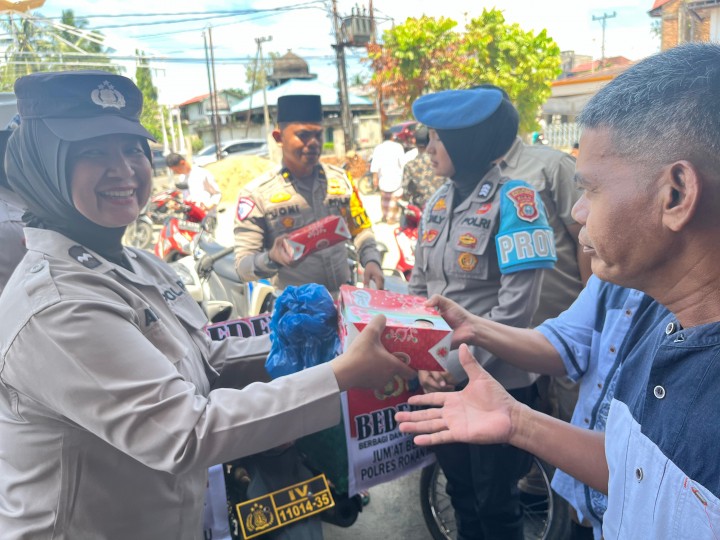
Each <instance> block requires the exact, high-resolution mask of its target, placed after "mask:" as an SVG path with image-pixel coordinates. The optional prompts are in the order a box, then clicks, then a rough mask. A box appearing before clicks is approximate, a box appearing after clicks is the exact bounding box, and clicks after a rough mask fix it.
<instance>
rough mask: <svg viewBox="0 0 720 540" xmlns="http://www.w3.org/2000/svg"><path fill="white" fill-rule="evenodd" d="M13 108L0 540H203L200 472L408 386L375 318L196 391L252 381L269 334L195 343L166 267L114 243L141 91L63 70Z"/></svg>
mask: <svg viewBox="0 0 720 540" xmlns="http://www.w3.org/2000/svg"><path fill="white" fill-rule="evenodd" d="M15 93H16V95H17V98H18V109H19V112H20V115H21V117H22V121H21V123H20V126H19V127H18V128H17V129H15V131H13V134H12V135H11V136H10V139H9V141H8V147H7V151H6V161H5V163H6V171H7V176H8V181H9V183H10V186H11V187H12V189H13V190H14V191H15V192H16V193H18V194H19V195H20V196H21V197H22V198H23V200H24V201H25V203H26V207H27V213H26V214H25V216H24V218H23V219H24V220H25V222H26V224H27V226H26V227H25V230H24V232H25V237H26V240H27V250H28V251H27V254H26V255H25V257H24V258H23V259H22V261H21V262H20V263H19V265H18V266H17V268H16V270H15V272H14V273H13V275H12V276H11V277H10V280H9V281H8V283H7V286H6V287H5V289H4V291H3V293H2V295H1V296H0V328H2V332H0V531H2V533H0V536H2V538H3V539H8V540H15V539H20V538H68V539H70V538H72V539H75V538H77V539H84V538H93V539H94V538H104V539H125V538H128V539H130V538H132V539H134V540H151V539H152V540H156V539H158V538H173V539H178V540H196V539H197V538H201V537H202V514H203V499H204V494H205V489H206V485H207V469H208V467H209V466H211V465H215V464H218V463H223V462H226V461H230V460H232V459H236V458H238V457H242V456H244V455H249V454H254V453H257V452H259V451H262V450H266V449H268V448H271V447H275V446H278V445H281V444H284V443H286V442H288V441H291V440H293V439H296V438H298V437H300V436H303V435H306V434H308V433H310V432H313V431H316V430H320V429H324V428H327V427H330V426H334V425H336V424H337V423H338V422H339V420H340V393H341V392H342V391H343V390H345V389H347V388H349V387H352V386H360V387H376V388H379V387H382V386H383V385H384V384H385V382H386V381H387V380H388V379H390V378H392V377H393V376H394V374H400V375H402V376H406V377H407V376H409V375H411V374H412V370H410V369H409V368H408V367H407V366H405V365H404V364H403V363H402V362H401V361H399V360H398V359H397V358H396V357H394V356H393V355H391V354H390V353H388V352H387V351H385V350H384V349H383V348H382V346H381V345H380V341H379V333H380V331H381V330H382V326H383V322H382V319H381V318H377V319H375V320H374V321H373V322H372V323H371V325H370V327H369V328H370V331H369V332H367V331H365V332H363V334H362V335H361V337H360V339H359V340H357V341H355V342H353V347H354V348H353V347H351V349H350V350H349V351H348V352H346V353H344V354H343V355H341V356H340V357H338V358H336V359H334V360H332V361H331V362H330V363H328V364H324V365H322V366H317V368H311V369H309V370H305V371H303V372H301V373H297V374H294V375H290V376H287V377H282V378H281V379H278V380H277V381H274V382H272V383H270V384H252V385H249V386H247V388H244V389H243V390H238V389H235V388H215V389H212V390H211V388H212V387H213V384H216V383H217V381H218V375H219V372H220V371H221V370H223V368H225V367H227V366H231V365H233V364H235V368H236V369H234V370H233V373H232V374H231V373H227V372H226V373H225V375H227V376H232V375H233V374H234V375H235V379H234V380H233V384H235V385H237V387H238V388H242V387H245V386H246V385H247V384H248V383H249V382H252V380H249V378H248V377H247V372H243V369H246V368H247V367H250V366H248V364H249V363H250V362H248V356H255V357H257V356H259V355H262V354H263V353H265V354H266V353H267V351H268V344H267V337H261V338H252V339H250V340H238V339H227V340H225V341H222V342H211V341H210V340H209V338H208V337H207V336H206V335H205V332H204V330H203V327H204V326H205V324H207V318H206V317H205V315H204V313H203V312H202V310H201V309H200V307H199V306H198V305H197V303H196V302H194V301H193V299H192V298H191V297H190V295H189V294H188V293H187V292H186V291H185V288H184V286H183V283H182V281H181V280H180V279H179V278H178V276H177V274H176V273H175V272H174V271H173V270H172V268H170V267H169V266H168V265H167V264H165V263H164V262H163V261H160V260H159V259H157V258H156V257H155V256H154V255H152V254H151V253H147V252H145V251H142V250H138V249H134V248H128V247H125V246H123V245H122V243H121V238H122V236H123V233H124V232H125V227H126V226H127V225H128V224H129V223H132V222H133V221H134V220H135V219H137V216H138V214H139V212H140V210H141V208H142V207H143V206H144V205H145V203H147V200H148V198H149V196H150V190H151V186H152V168H151V164H150V155H151V154H150V148H149V145H148V142H147V141H148V139H151V135H150V134H149V133H148V132H147V131H146V130H145V129H144V128H143V127H142V125H141V124H140V122H139V116H140V112H141V109H142V94H141V92H140V90H139V89H138V88H137V86H135V84H134V83H133V82H132V81H131V80H130V79H127V78H125V77H122V76H119V75H115V74H111V73H105V72H100V71H76V72H72V71H69V72H62V73H36V74H33V75H28V76H26V77H22V78H20V79H18V81H17V82H16V83H15ZM356 343H358V346H357V347H355V344H356Z"/></svg>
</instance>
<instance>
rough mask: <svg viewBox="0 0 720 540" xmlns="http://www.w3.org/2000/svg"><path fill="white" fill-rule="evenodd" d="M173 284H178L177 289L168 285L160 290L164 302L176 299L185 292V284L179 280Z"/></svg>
mask: <svg viewBox="0 0 720 540" xmlns="http://www.w3.org/2000/svg"><path fill="white" fill-rule="evenodd" d="M175 284H176V285H177V286H178V289H179V290H178V289H175V288H174V287H170V288H168V289H165V290H164V291H163V292H162V296H163V298H164V299H165V301H166V302H172V301H173V300H177V299H178V298H180V297H181V296H182V295H183V294H185V284H184V283H183V282H182V281H180V280H177V281H176V282H175Z"/></svg>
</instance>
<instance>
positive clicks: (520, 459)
mask: <svg viewBox="0 0 720 540" xmlns="http://www.w3.org/2000/svg"><path fill="white" fill-rule="evenodd" d="M509 393H510V394H511V395H512V396H513V397H514V398H515V399H517V400H518V401H520V402H522V403H526V404H528V405H532V404H533V403H534V401H535V398H536V396H537V390H536V388H535V386H534V385H533V386H527V387H524V388H518V389H515V390H510V391H509ZM435 454H436V456H437V459H438V461H439V463H440V467H442V470H443V472H444V473H445V477H446V478H447V493H448V495H449V496H450V500H451V501H452V505H453V509H454V510H455V519H456V521H457V527H458V540H523V515H522V507H521V506H520V492H519V490H518V488H517V482H518V480H519V479H520V478H522V477H523V476H525V475H526V474H527V473H528V471H529V470H530V466H531V465H532V456H531V455H530V454H528V453H527V452H525V451H523V450H519V449H517V448H515V447H513V446H510V445H507V444H492V445H484V446H478V445H469V444H464V443H454V444H444V445H439V446H437V447H435Z"/></svg>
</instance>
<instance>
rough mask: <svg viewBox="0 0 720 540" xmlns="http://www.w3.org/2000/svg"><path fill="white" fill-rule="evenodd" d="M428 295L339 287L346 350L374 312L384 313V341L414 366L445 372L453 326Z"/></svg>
mask: <svg viewBox="0 0 720 540" xmlns="http://www.w3.org/2000/svg"><path fill="white" fill-rule="evenodd" d="M425 300H426V299H425V298H422V297H420V296H411V295H407V294H399V293H394V292H390V291H377V290H373V289H359V288H357V287H352V286H350V285H342V286H341V287H340V299H339V303H340V306H339V309H338V313H339V325H340V340H341V341H342V344H343V349H347V347H348V346H349V345H350V343H351V342H352V340H353V339H354V338H355V337H356V336H357V335H358V334H359V333H360V331H361V330H362V329H363V328H365V326H367V324H368V323H369V322H370V320H371V319H372V318H373V317H374V316H375V315H379V314H382V315H385V317H386V318H387V324H386V326H385V331H384V332H383V334H382V337H381V339H380V340H381V341H382V344H383V345H384V346H385V348H386V349H387V350H388V351H390V352H391V353H393V354H395V355H396V356H398V357H399V358H400V359H401V360H403V361H404V362H405V363H407V364H408V365H409V366H410V367H411V368H413V369H423V370H427V371H443V370H445V366H446V365H447V358H448V354H449V353H450V340H451V336H452V329H451V328H450V327H449V326H448V324H447V323H446V322H445V320H444V319H443V318H442V317H441V316H440V314H439V313H438V312H437V311H436V310H435V309H434V308H428V307H425Z"/></svg>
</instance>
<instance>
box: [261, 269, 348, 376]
mask: <svg viewBox="0 0 720 540" xmlns="http://www.w3.org/2000/svg"><path fill="white" fill-rule="evenodd" d="M337 324H338V323H337V309H336V307H335V302H334V301H333V299H332V297H331V296H330V293H329V292H328V291H327V289H326V288H325V287H323V286H322V285H318V284H316V283H309V284H307V285H301V286H299V287H294V286H292V285H291V286H288V287H287V288H286V289H285V290H284V291H283V293H282V294H281V295H280V297H279V298H278V299H277V300H276V301H275V309H274V311H273V315H272V319H270V342H271V347H270V355H269V356H268V358H267V360H266V361H265V369H266V370H267V372H268V373H269V374H270V376H271V377H272V378H273V379H277V378H278V377H282V376H283V375H289V374H291V373H295V372H297V371H302V370H303V369H305V368H308V367H312V366H316V365H318V364H322V363H323V362H327V361H329V360H332V359H333V358H335V357H336V356H337V355H338V354H340V352H341V347H340V338H339V337H338V331H337Z"/></svg>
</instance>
